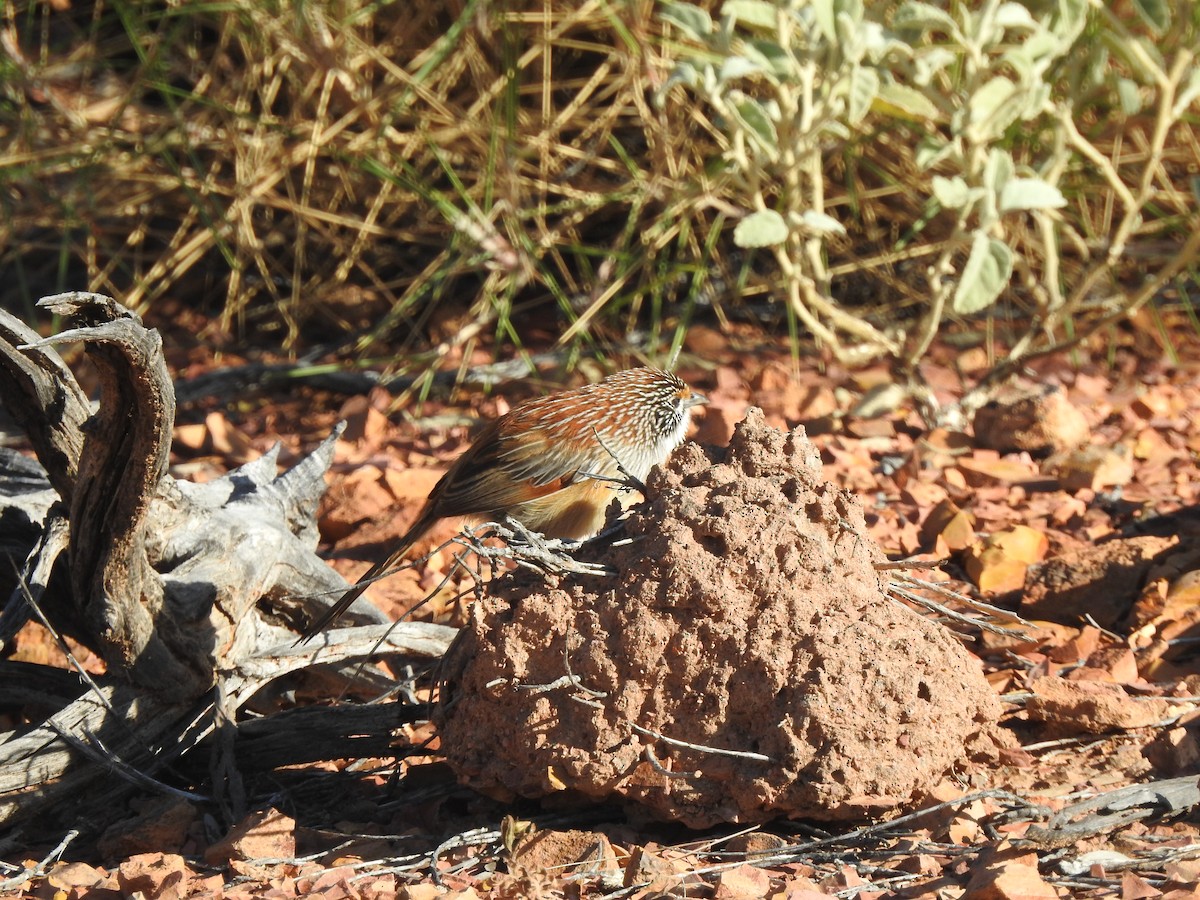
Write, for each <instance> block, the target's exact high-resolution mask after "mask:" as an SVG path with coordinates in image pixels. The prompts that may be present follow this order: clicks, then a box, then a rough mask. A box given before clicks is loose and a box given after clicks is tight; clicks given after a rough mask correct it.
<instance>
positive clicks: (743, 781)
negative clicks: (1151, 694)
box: [438, 411, 999, 827]
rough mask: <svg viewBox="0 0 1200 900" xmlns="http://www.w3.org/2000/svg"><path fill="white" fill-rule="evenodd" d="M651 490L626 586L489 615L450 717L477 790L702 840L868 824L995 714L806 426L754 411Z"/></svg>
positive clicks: (548, 596)
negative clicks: (572, 797) (689, 833)
mask: <svg viewBox="0 0 1200 900" xmlns="http://www.w3.org/2000/svg"><path fill="white" fill-rule="evenodd" d="M648 492H649V497H650V500H649V502H648V503H646V504H644V505H642V506H640V507H638V508H636V509H635V510H634V511H633V513H632V514H631V516H630V518H629V521H628V524H627V526H626V532H625V536H626V538H628V539H627V540H623V541H619V542H618V545H617V546H613V547H608V548H602V549H601V550H598V551H596V552H597V554H598V555H597V560H598V561H602V562H604V563H606V564H608V565H610V566H612V567H613V568H614V569H615V570H616V572H617V574H616V575H615V576H612V577H579V576H573V577H562V578H550V579H542V578H540V577H538V576H537V575H534V574H518V575H516V576H515V577H513V578H512V579H511V580H502V581H501V582H500V583H498V584H497V585H496V586H495V587H496V590H495V592H494V594H495V596H493V597H492V598H490V599H488V600H486V601H485V602H483V603H480V604H478V605H477V606H476V608H475V611H474V615H473V620H472V622H471V623H470V624H469V625H468V626H467V627H466V628H465V629H464V630H463V632H462V633H461V634H460V636H459V639H458V640H457V641H456V644H455V646H454V647H453V648H452V649H451V651H450V652H449V653H448V654H447V657H446V669H445V679H446V683H445V687H444V691H443V697H444V698H445V699H444V705H443V707H442V709H441V710H440V711H439V721H438V726H439V729H440V731H441V735H442V750H443V752H444V753H445V754H446V758H447V760H448V761H449V763H450V765H451V766H452V767H454V769H455V771H456V772H457V773H458V775H459V777H460V779H461V780H462V781H464V782H465V783H467V784H470V785H472V786H474V787H475V788H477V789H479V790H481V791H483V792H485V793H489V794H493V795H498V796H511V795H512V794H520V795H524V796H527V797H542V796H546V795H550V794H553V793H556V792H561V791H570V792H573V793H575V794H579V795H584V796H586V797H588V798H595V799H610V798H614V797H620V798H624V799H625V800H627V801H629V802H632V803H635V804H637V805H639V806H641V807H643V808H645V809H646V810H647V811H649V812H650V813H651V814H652V815H654V816H656V817H660V818H664V819H671V820H678V821H682V822H684V823H686V824H688V825H690V826H693V827H705V826H708V825H712V824H715V823H719V822H759V821H763V820H766V819H770V818H773V817H777V816H793V817H799V816H804V817H811V818H818V819H826V820H838V819H853V818H860V817H862V816H863V815H865V814H867V813H872V812H880V811H883V810H887V809H890V808H894V807H897V806H900V805H902V804H904V803H906V802H907V801H910V800H911V799H913V798H914V797H916V796H918V795H920V794H922V793H923V792H925V791H926V790H928V789H929V788H931V787H932V786H933V785H934V784H936V783H937V782H938V781H939V780H940V779H941V777H942V776H943V775H944V774H945V773H946V772H947V770H948V769H949V768H950V767H951V766H953V765H954V764H955V763H956V762H958V761H960V760H961V759H963V757H964V756H965V755H966V750H965V747H966V746H967V745H968V744H969V743H970V742H971V741H972V739H973V738H974V736H976V735H977V734H978V733H979V732H981V731H983V730H988V729H989V727H990V723H993V722H994V721H995V719H996V717H997V715H998V713H999V702H998V701H997V699H996V697H995V695H994V693H993V692H992V690H991V689H990V688H989V686H988V685H987V683H986V682H985V681H984V679H983V676H982V674H981V672H980V670H979V664H978V663H977V662H976V661H975V660H973V659H972V658H971V657H970V656H969V655H968V654H967V653H966V652H965V651H964V650H963V649H962V647H961V646H960V645H959V643H958V641H957V640H956V639H955V638H954V637H953V636H952V635H950V634H949V633H948V632H947V631H945V630H944V629H942V628H941V627H939V626H938V625H936V624H933V623H931V622H929V621H926V620H925V619H923V618H922V617H920V616H919V615H917V614H916V613H914V612H912V611H910V610H909V609H907V608H905V607H902V606H901V605H899V604H898V603H896V602H893V601H892V600H889V599H888V598H886V597H885V596H884V593H883V591H884V585H883V583H882V582H881V580H880V578H879V575H878V573H877V572H876V571H875V569H874V568H873V565H872V564H873V562H875V561H876V560H878V559H879V558H880V553H879V551H878V549H877V548H876V547H875V545H874V544H873V543H872V541H871V539H870V538H869V537H868V536H867V532H866V527H865V525H864V522H863V514H862V509H861V507H860V505H859V503H858V501H857V500H856V499H855V498H854V497H852V496H851V495H850V494H848V493H847V492H845V491H842V490H840V489H838V488H836V487H834V486H833V485H831V484H829V483H828V482H826V481H824V480H823V478H822V476H821V464H820V460H819V458H818V456H817V453H816V451H815V450H814V449H813V447H812V445H811V444H809V442H808V440H807V438H806V437H805V435H804V432H803V430H802V429H797V430H796V431H794V432H793V433H791V434H790V435H789V434H784V433H782V432H780V431H777V430H775V429H773V428H771V427H769V426H767V425H765V424H764V422H763V419H762V415H761V413H758V412H757V411H752V413H751V415H750V417H749V418H747V420H746V421H745V422H743V423H742V424H741V425H739V426H738V428H737V430H736V433H735V434H734V437H733V440H732V442H731V443H730V446H729V447H728V448H727V449H725V448H721V449H716V448H701V447H699V446H697V445H695V444H689V445H686V446H684V447H683V448H681V449H680V450H679V451H678V452H677V453H676V454H675V457H674V459H673V460H672V462H671V464H670V465H669V466H668V467H667V468H666V469H663V470H656V471H655V472H654V473H652V474H651V477H650V481H649V484H648ZM572 675H573V676H574V679H572V677H571V676H572ZM679 741H683V742H687V743H688V744H691V745H695V746H693V747H686V746H681V745H680V744H678V743H675V742H679ZM704 748H712V750H709V749H704ZM723 750H725V751H738V752H740V753H742V754H744V755H741V756H733V755H727V754H724V753H721V752H714V751H723ZM668 770H669V771H668Z"/></svg>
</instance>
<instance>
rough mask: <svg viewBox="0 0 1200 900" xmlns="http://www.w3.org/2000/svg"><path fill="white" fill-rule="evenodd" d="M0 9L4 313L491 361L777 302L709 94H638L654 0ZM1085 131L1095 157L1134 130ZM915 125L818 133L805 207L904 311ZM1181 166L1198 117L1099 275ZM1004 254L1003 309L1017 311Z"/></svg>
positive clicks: (651, 51) (1180, 202) (1130, 266)
mask: <svg viewBox="0 0 1200 900" xmlns="http://www.w3.org/2000/svg"><path fill="white" fill-rule="evenodd" d="M6 10H7V17H6V19H5V20H4V23H3V46H4V49H5V50H6V51H7V52H6V55H5V56H4V57H3V58H2V61H0V81H2V83H3V85H4V86H3V88H2V89H0V90H2V94H0V110H2V114H0V182H2V186H3V191H2V192H0V204H2V205H3V206H2V211H3V215H2V216H0V271H2V272H3V273H5V275H6V277H5V278H4V279H3V282H2V283H0V303H3V304H4V305H5V306H6V307H7V308H10V309H17V310H20V309H29V308H30V304H31V303H32V301H33V300H34V299H36V298H37V297H39V296H42V295H44V294H49V293H53V292H55V291H58V290H65V289H72V288H87V289H88V290H94V291H99V292H103V293H107V294H110V295H112V296H114V297H116V298H118V299H119V300H120V301H122V302H123V303H125V304H127V305H129V306H131V307H133V308H134V309H137V310H139V311H145V310H147V309H149V308H150V307H152V306H153V305H154V304H155V303H156V302H158V301H160V300H161V299H162V298H165V297H170V298H173V299H176V300H179V301H182V302H185V303H187V304H189V305H192V306H199V307H201V308H202V309H206V310H210V311H212V312H213V313H214V319H213V328H214V334H213V335H209V336H207V337H212V338H217V337H224V336H226V335H228V336H231V337H233V338H235V339H249V338H252V339H254V340H256V341H259V342H264V343H268V344H272V343H273V344H277V345H279V346H282V347H285V348H288V349H292V350H296V349H298V348H300V347H303V346H306V345H308V344H311V343H314V342H316V343H320V342H322V341H328V340H329V338H330V336H331V335H357V336H358V337H359V341H358V344H357V347H356V348H355V350H356V351H357V353H358V355H360V356H363V355H368V354H369V353H370V352H371V350H372V348H380V347H382V346H384V344H386V346H387V349H388V352H389V356H390V355H392V354H395V355H396V357H398V358H399V359H400V360H401V361H402V362H400V363H398V366H399V367H400V368H406V369H416V370H420V369H422V368H424V367H426V366H429V365H431V364H433V363H438V362H441V363H442V364H443V365H445V364H446V363H447V361H449V363H450V364H456V363H457V362H459V361H460V360H462V359H464V358H465V356H466V355H467V354H468V352H469V351H470V350H471V349H472V348H473V347H474V346H475V345H476V343H477V342H478V341H479V340H481V339H487V340H488V341H489V342H490V341H492V340H495V342H496V343H498V344H499V345H500V346H501V348H502V351H501V352H503V353H505V354H512V353H519V352H521V350H522V348H523V346H524V345H525V344H526V343H538V344H545V343H546V342H547V340H550V341H557V342H559V343H560V344H561V345H565V346H571V347H574V348H580V347H582V348H585V349H586V348H588V347H589V346H595V347H600V348H604V347H607V346H609V342H610V341H613V340H628V339H629V338H630V336H632V335H635V334H636V335H637V343H639V344H640V345H642V346H644V347H647V348H649V352H651V353H655V352H660V351H662V350H664V349H665V345H667V344H677V343H678V342H679V341H680V340H681V339H682V332H683V330H684V329H685V328H686V326H687V324H688V322H689V321H690V320H691V318H692V316H693V313H694V312H695V310H696V309H697V307H698V306H702V307H703V308H704V311H705V314H709V313H711V314H713V315H715V316H716V318H717V319H718V320H722V321H723V320H724V319H726V318H727V317H730V316H735V315H744V314H747V312H748V311H753V312H754V314H755V315H761V308H760V306H759V301H761V300H763V299H768V300H775V299H777V297H776V293H777V291H776V288H775V284H776V283H775V282H774V281H773V278H774V277H775V273H774V271H773V265H772V264H771V263H770V259H769V256H757V257H756V256H755V255H754V254H752V253H749V254H748V253H744V252H735V251H734V248H733V245H732V242H731V241H730V240H729V239H728V233H729V229H730V227H731V225H732V224H733V222H734V221H735V220H736V218H737V217H738V216H739V215H740V214H741V213H742V212H744V210H742V209H740V208H738V207H737V206H736V205H734V204H732V203H731V201H730V197H731V196H732V195H731V194H730V193H729V192H728V191H727V190H726V185H725V183H724V181H723V180H722V176H721V174H720V172H719V170H718V169H717V168H716V167H714V166H713V165H712V162H711V161H712V159H713V158H714V157H715V156H716V155H717V154H718V153H719V151H720V149H721V141H722V139H723V138H722V136H721V133H720V130H719V129H718V128H716V127H715V126H714V123H713V122H712V121H711V120H710V119H709V115H710V112H709V111H706V110H705V109H704V108H702V107H701V106H699V105H697V104H694V103H688V102H679V100H680V96H679V95H673V96H672V102H668V103H666V104H665V105H664V106H663V107H662V108H658V107H657V106H655V105H654V103H653V98H654V95H655V92H656V91H657V90H658V89H659V87H660V86H661V85H662V84H663V81H664V79H665V76H666V73H667V72H668V71H669V69H670V65H671V60H670V59H668V58H667V54H669V52H670V50H671V44H670V39H669V38H664V26H663V25H662V23H661V22H659V21H658V19H657V17H656V14H655V4H654V3H652V2H649V0H631V2H618V0H581V2H573V3H570V4H561V3H549V2H543V3H541V4H538V3H533V2H512V3H507V4H491V3H485V2H483V0H464V2H459V3H452V4H444V3H440V2H431V0H413V2H394V3H377V4H369V3H366V2H361V0H347V2H345V3H341V4H315V3H310V4H290V3H283V2H268V3H258V2H252V0H229V2H221V3H215V2H214V3H195V4H183V5H179V6H175V5H168V4H162V3H152V2H141V0H107V2H101V3H98V4H95V6H94V8H93V7H92V6H91V5H89V4H80V3H72V2H70V0H60V2H59V3H42V4H27V5H21V4H15V5H14V4H10V5H9V6H8V7H6ZM1101 112H1102V111H1101ZM1084 124H1086V125H1088V127H1089V128H1090V133H1089V135H1088V136H1089V138H1090V140H1091V141H1092V143H1093V144H1094V145H1095V146H1096V147H1097V148H1099V149H1100V151H1101V152H1102V153H1103V155H1104V156H1105V158H1107V159H1108V160H1109V161H1110V162H1111V164H1112V165H1113V166H1114V167H1116V168H1117V169H1118V170H1119V169H1121V168H1122V167H1131V168H1133V167H1136V166H1137V164H1138V161H1139V154H1144V153H1145V147H1146V145H1147V143H1148V140H1149V138H1148V130H1149V129H1150V128H1151V127H1152V122H1150V121H1149V120H1147V121H1146V122H1138V121H1131V122H1117V121H1115V120H1105V119H1104V118H1103V117H1099V118H1096V119H1095V120H1094V121H1092V122H1090V123H1084ZM916 129H917V126H912V125H909V126H897V127H896V128H895V129H893V130H890V131H884V132H877V133H871V134H865V135H861V136H859V137H858V138H857V140H856V141H854V142H853V143H850V144H847V145H846V146H844V147H830V148H829V153H828V166H827V177H828V179H829V183H828V209H829V210H830V211H831V212H833V213H834V214H835V215H837V216H838V218H839V219H841V220H842V221H843V222H844V223H845V224H846V226H847V228H848V229H849V235H848V236H847V237H846V238H844V239H840V240H839V241H838V242H836V243H835V244H833V245H832V246H831V247H830V260H829V263H830V267H831V272H832V274H833V275H834V276H835V279H834V295H835V297H836V299H837V300H838V301H839V302H842V303H845V304H848V305H849V306H851V307H853V308H854V309H855V310H856V314H858V315H862V316H864V317H867V316H869V317H871V318H872V319H873V320H874V321H883V322H887V323H890V322H894V321H895V320H896V319H898V318H902V317H904V316H906V315H909V313H906V312H905V310H906V309H911V310H912V311H913V312H919V311H920V310H921V308H922V306H923V305H924V304H925V302H926V296H925V291H924V289H923V286H924V284H925V278H924V277H915V276H914V267H922V268H923V267H924V266H926V265H928V264H929V262H930V260H932V259H933V258H934V257H935V256H936V255H937V254H938V253H939V252H940V250H941V247H940V245H939V234H940V233H941V232H942V231H944V223H943V222H940V221H939V220H938V218H937V217H936V216H933V217H930V216H929V215H928V213H927V207H926V197H927V195H926V194H925V193H924V192H923V191H922V190H920V189H919V188H918V186H919V185H922V184H924V183H925V181H926V179H927V173H924V174H922V173H918V172H917V171H916V168H915V164H914V162H913V148H914V147H915V145H916V143H917V140H918V139H919V137H920V134H919V133H918V132H917V130H916ZM1027 139H1029V140H1036V139H1037V136H1036V135H1034V136H1032V137H1029V138H1027ZM1198 161H1200V152H1198V150H1197V146H1196V140H1195V136H1194V134H1193V135H1192V136H1191V138H1190V139H1188V138H1186V137H1185V138H1184V139H1183V140H1182V142H1181V143H1179V144H1177V145H1174V146H1172V147H1170V148H1169V154H1168V156H1167V157H1166V158H1164V160H1163V163H1162V165H1161V167H1159V171H1157V172H1156V173H1155V176H1154V177H1155V178H1156V179H1157V180H1158V181H1160V182H1161V191H1160V196H1159V197H1158V198H1157V202H1156V206H1155V208H1156V216H1157V218H1156V220H1155V221H1154V222H1152V223H1146V225H1145V226H1144V227H1143V228H1142V229H1141V231H1140V232H1139V235H1138V238H1139V240H1138V243H1137V248H1136V250H1137V252H1134V253H1131V254H1130V255H1129V258H1128V260H1126V261H1125V262H1124V263H1123V264H1122V266H1123V268H1122V269H1121V270H1120V271H1118V272H1117V276H1116V279H1115V280H1116V281H1118V282H1119V281H1121V280H1123V279H1129V280H1135V279H1136V278H1137V277H1139V274H1140V273H1141V272H1142V271H1144V270H1146V269H1147V268H1149V267H1152V266H1153V265H1155V264H1156V262H1157V261H1158V260H1159V259H1161V258H1166V257H1168V256H1169V255H1170V254H1171V253H1172V252H1173V251H1174V249H1175V248H1176V247H1177V244H1178V242H1179V236H1180V234H1181V232H1182V230H1183V229H1185V228H1186V227H1188V223H1189V222H1191V221H1192V217H1193V216H1194V212H1193V204H1194V201H1192V199H1191V198H1190V197H1189V196H1188V194H1187V191H1186V189H1185V187H1184V185H1185V182H1186V172H1187V171H1189V167H1190V170H1192V171H1194V169H1195V167H1196V165H1197V163H1198ZM1064 186H1065V188H1066V189H1067V190H1071V189H1074V190H1075V191H1076V195H1077V196H1078V197H1079V198H1080V202H1079V209H1080V210H1082V211H1083V212H1082V218H1081V220H1080V221H1076V222H1073V223H1072V224H1073V227H1074V230H1075V232H1076V233H1077V234H1078V235H1079V242H1078V243H1077V245H1076V246H1072V247H1063V248H1062V254H1063V255H1062V266H1063V269H1064V271H1063V274H1062V281H1063V282H1064V283H1067V282H1069V279H1070V278H1071V277H1072V275H1073V274H1074V273H1076V272H1080V271H1083V269H1084V268H1085V267H1086V260H1087V259H1088V257H1089V256H1090V255H1094V254H1095V253H1097V252H1101V251H1102V249H1103V244H1104V242H1105V241H1106V240H1107V239H1108V236H1109V234H1110V233H1111V229H1112V222H1113V220H1114V217H1115V216H1117V215H1118V214H1119V205H1120V204H1119V202H1118V199H1117V198H1116V197H1115V196H1114V194H1113V192H1112V191H1111V190H1108V189H1105V188H1104V186H1103V185H1100V189H1099V190H1096V189H1095V188H1096V179H1095V177H1094V175H1093V174H1092V173H1090V172H1088V171H1083V170H1081V171H1080V172H1078V173H1071V174H1070V175H1069V176H1068V178H1067V179H1066V181H1065V182H1064ZM1030 227H1031V229H1032V227H1033V226H1032V223H1031V225H1030ZM1014 239H1015V240H1016V242H1017V243H1018V244H1019V243H1020V242H1021V241H1022V240H1023V239H1024V238H1022V236H1021V235H1020V234H1017V235H1015V238H1014ZM1036 239H1037V235H1034V234H1032V233H1031V235H1030V240H1031V242H1033V241H1036ZM1156 246H1158V247H1160V248H1161V250H1162V253H1161V255H1158V256H1156V254H1155V247H1156ZM1019 275H1020V273H1018V277H1017V278H1016V279H1015V284H1016V286H1015V289H1014V290H1013V291H1012V292H1011V295H1010V300H1011V301H1012V302H1011V303H1009V304H1007V305H1005V306H1003V307H1001V308H999V309H998V313H999V315H1000V316H1001V317H1002V318H1001V321H1003V317H1005V316H1013V317H1016V316H1019V315H1020V314H1021V312H1022V290H1023V289H1022V285H1021V283H1020V282H1021V278H1020V277H1019ZM1188 289H1190V285H1185V287H1184V293H1186V292H1187V290H1188ZM769 309H770V307H768V310H769ZM774 309H776V310H778V313H777V316H779V317H782V316H783V315H785V314H786V313H785V311H784V307H783V305H781V304H776V305H775V306H774ZM531 311H536V315H529V313H530V312H531ZM1086 312H1087V310H1086V309H1085V308H1081V310H1080V314H1081V315H1083V314H1085V313H1086ZM793 325H794V323H793ZM990 333H991V334H993V335H994V334H995V331H994V330H993V331H991V332H990Z"/></svg>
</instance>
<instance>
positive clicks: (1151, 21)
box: [1133, 0, 1171, 34]
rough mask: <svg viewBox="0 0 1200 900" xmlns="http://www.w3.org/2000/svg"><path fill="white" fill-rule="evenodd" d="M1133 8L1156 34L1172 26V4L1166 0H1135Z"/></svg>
mask: <svg viewBox="0 0 1200 900" xmlns="http://www.w3.org/2000/svg"><path fill="white" fill-rule="evenodd" d="M1133 8H1134V9H1136V10H1137V14H1138V15H1139V16H1141V18H1142V21H1143V22H1145V23H1146V26H1147V27H1148V28H1149V29H1150V30H1151V31H1153V32H1154V33H1155V34H1162V33H1163V32H1165V31H1166V30H1167V29H1168V28H1170V27H1171V4H1170V3H1168V2H1166V0H1133Z"/></svg>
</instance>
